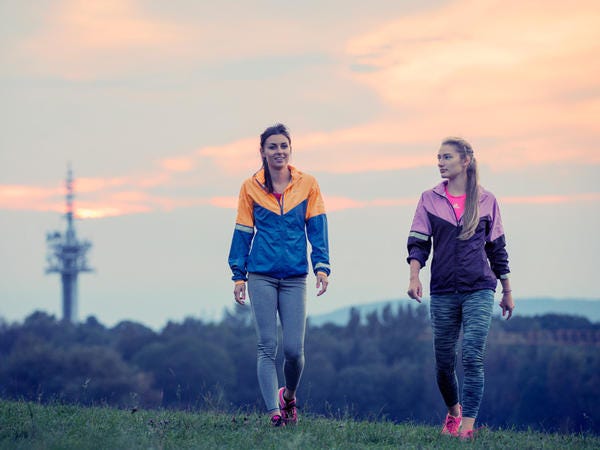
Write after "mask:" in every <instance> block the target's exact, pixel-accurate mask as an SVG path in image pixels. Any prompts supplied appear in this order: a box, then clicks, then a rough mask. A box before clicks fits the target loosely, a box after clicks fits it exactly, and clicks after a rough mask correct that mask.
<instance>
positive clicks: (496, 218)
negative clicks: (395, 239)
mask: <svg viewBox="0 0 600 450" xmlns="http://www.w3.org/2000/svg"><path fill="white" fill-rule="evenodd" d="M446 183H447V181H443V182H442V183H440V184H438V185H437V186H436V187H434V188H433V189H430V190H427V191H425V192H423V194H422V195H421V199H420V200H419V204H418V205H417V210H416V212H415V217H414V219H413V223H412V226H411V229H410V234H409V236H408V244H407V246H408V258H407V261H408V262H409V263H410V260H411V259H416V260H417V261H419V262H420V263H421V267H425V262H426V261H427V259H428V258H429V253H430V252H431V247H432V243H433V260H432V263H431V283H430V293H431V294H449V293H456V292H460V293H462V292H472V291H477V290H480V289H492V290H496V286H497V283H498V282H497V279H503V278H508V274H509V273H510V269H509V267H508V254H507V252H506V248H505V247H506V241H505V238H504V230H503V228H502V220H501V218H500V209H499V207H498V202H497V201H496V198H495V197H494V195H493V194H492V193H491V192H488V191H486V190H485V189H483V188H480V191H479V192H480V194H479V224H478V225H477V228H476V230H475V234H474V235H473V236H471V238H469V239H467V240H461V239H458V236H459V234H460V232H461V229H462V218H461V219H460V220H457V218H456V215H455V212H454V208H453V207H452V205H451V204H450V202H449V201H448V199H447V198H446V195H445V185H446Z"/></svg>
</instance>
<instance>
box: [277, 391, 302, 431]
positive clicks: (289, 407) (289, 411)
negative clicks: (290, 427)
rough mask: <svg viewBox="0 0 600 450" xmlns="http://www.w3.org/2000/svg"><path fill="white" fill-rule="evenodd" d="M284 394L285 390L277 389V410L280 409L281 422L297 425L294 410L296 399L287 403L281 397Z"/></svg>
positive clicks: (295, 411) (296, 416) (295, 410)
mask: <svg viewBox="0 0 600 450" xmlns="http://www.w3.org/2000/svg"><path fill="white" fill-rule="evenodd" d="M284 392H285V388H284V387H282V388H281V389H279V409H281V415H282V416H283V421H284V422H285V423H286V424H287V423H292V424H296V423H298V411H297V409H296V399H294V400H291V401H287V400H286V399H285V398H284V397H283V393H284Z"/></svg>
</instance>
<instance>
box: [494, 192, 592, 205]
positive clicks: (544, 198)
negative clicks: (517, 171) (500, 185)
mask: <svg viewBox="0 0 600 450" xmlns="http://www.w3.org/2000/svg"><path fill="white" fill-rule="evenodd" d="M500 202H502V203H506V204H523V205H546V204H558V203H576V202H590V203H594V202H600V192H587V193H581V194H570V195H536V196H525V197H501V198H500Z"/></svg>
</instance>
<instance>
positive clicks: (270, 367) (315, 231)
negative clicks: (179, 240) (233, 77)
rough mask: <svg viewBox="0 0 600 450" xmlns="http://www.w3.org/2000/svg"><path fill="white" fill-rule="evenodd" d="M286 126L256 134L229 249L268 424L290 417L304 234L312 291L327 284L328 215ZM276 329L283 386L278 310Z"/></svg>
mask: <svg viewBox="0 0 600 450" xmlns="http://www.w3.org/2000/svg"><path fill="white" fill-rule="evenodd" d="M291 151H292V144H291V138H290V134H289V132H288V130H287V128H286V127H285V126H284V125H282V124H277V125H274V126H272V127H269V128H267V129H266V130H265V131H264V132H263V133H262V134H261V136H260V154H261V157H262V162H263V166H262V168H261V169H260V170H259V171H258V172H257V173H255V174H254V175H252V176H251V177H250V178H248V179H247V180H246V181H244V183H243V184H242V187H241V190H240V196H239V203H238V213H237V219H236V225H235V230H234V233H233V239H232V242H231V249H230V252H229V266H230V267H231V271H232V272H233V277H232V279H233V281H234V283H235V287H234V297H235V301H236V302H237V303H239V304H240V305H244V304H245V300H246V283H247V284H248V294H249V297H250V300H251V301H250V305H251V307H252V314H253V318H254V323H255V327H256V333H257V336H258V355H257V359H258V361H257V373H258V382H259V386H260V389H261V392H262V395H263V399H264V401H265V404H266V408H267V411H268V412H269V414H270V416H271V423H272V424H273V425H274V426H282V425H285V424H289V423H294V424H295V423H296V422H297V410H296V390H297V389H298V385H299V382H300V377H301V375H302V370H303V368H304V334H305V329H306V276H307V274H308V260H307V250H308V248H307V238H308V241H310V244H311V253H310V256H311V263H312V268H313V271H314V273H315V275H316V278H317V289H318V292H317V295H321V294H323V293H324V292H325V291H326V290H327V285H328V276H329V273H330V267H329V245H328V238H327V216H326V215H325V206H324V203H323V198H322V197H321V191H320V189H319V185H318V183H317V181H316V179H315V178H314V177H313V176H311V175H308V174H306V173H303V172H301V171H299V170H298V169H296V168H295V167H293V166H291V165H289V159H290V155H291ZM278 314H279V320H280V322H281V328H282V334H283V354H284V367H283V371H284V375H285V386H284V387H282V388H278V386H279V384H278V382H277V370H276V367H275V355H276V354H277V315H278Z"/></svg>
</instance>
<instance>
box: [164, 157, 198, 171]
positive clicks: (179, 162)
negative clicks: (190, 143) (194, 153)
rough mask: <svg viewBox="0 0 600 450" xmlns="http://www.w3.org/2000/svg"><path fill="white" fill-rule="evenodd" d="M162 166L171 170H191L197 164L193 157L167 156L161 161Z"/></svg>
mask: <svg viewBox="0 0 600 450" xmlns="http://www.w3.org/2000/svg"><path fill="white" fill-rule="evenodd" d="M160 166H161V167H162V168H163V169H165V170H167V171H169V172H190V171H192V170H194V167H195V164H194V160H193V159H192V158H187V157H183V158H167V159H163V160H162V161H160Z"/></svg>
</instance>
